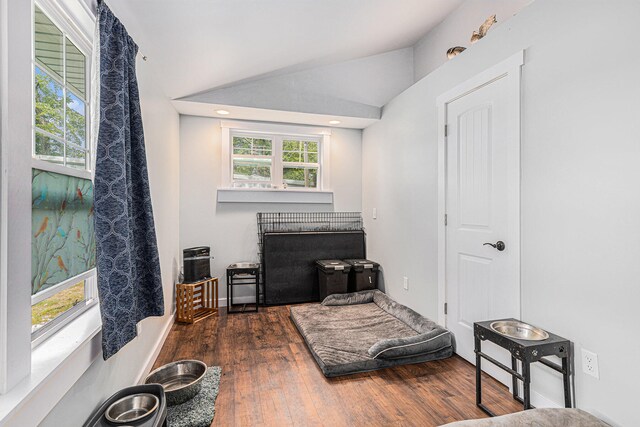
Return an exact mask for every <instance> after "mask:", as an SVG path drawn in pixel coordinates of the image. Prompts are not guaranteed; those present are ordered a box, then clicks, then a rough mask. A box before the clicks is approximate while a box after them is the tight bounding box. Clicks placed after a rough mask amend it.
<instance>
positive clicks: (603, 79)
mask: <svg viewBox="0 0 640 427" xmlns="http://www.w3.org/2000/svg"><path fill="white" fill-rule="evenodd" d="M639 16H640V3H639V2H637V1H635V0H616V1H607V2H604V1H598V0H588V1H577V0H563V1H557V0H555V1H554V0H537V1H536V2H534V3H532V4H531V5H530V6H529V7H527V8H525V9H523V10H522V11H521V12H520V13H519V14H518V15H516V16H515V17H513V18H512V19H510V20H509V21H508V22H507V23H506V24H504V25H502V26H500V27H497V28H495V29H494V30H492V34H491V37H487V38H486V39H484V40H483V41H481V42H480V43H477V44H475V45H474V47H473V49H470V50H467V51H466V52H465V54H464V55H460V56H459V57H457V58H456V59H455V60H453V61H450V62H447V63H446V64H445V65H443V66H442V67H441V68H438V69H437V70H435V71H434V72H433V73H431V74H429V75H428V76H427V77H425V78H424V79H422V80H420V81H419V82H418V83H416V84H415V85H414V86H412V87H411V88H410V89H408V90H407V91H405V92H404V93H403V94H401V95H400V96H398V97H397V98H396V99H394V100H393V101H391V102H390V103H389V104H388V105H387V106H385V107H384V109H383V117H382V120H381V122H379V123H377V124H375V125H373V126H371V127H369V128H367V129H366V130H365V131H364V134H363V164H366V165H367V166H368V167H367V168H365V169H364V170H363V192H364V194H363V209H364V211H365V212H366V215H365V225H366V227H367V231H368V246H369V256H370V257H371V258H372V259H376V260H378V261H380V262H381V263H382V265H383V267H384V276H385V284H386V288H387V292H388V293H389V294H390V295H391V296H392V297H393V298H395V299H397V300H398V301H400V302H402V303H405V304H408V305H409V306H411V307H412V308H414V309H416V310H417V311H419V312H420V313H422V314H424V315H427V316H429V317H432V318H436V316H437V310H436V298H437V283H436V280H437V270H436V256H437V252H436V244H437V242H436V238H437V236H436V224H437V218H436V212H437V211H436V209H437V205H436V203H437V195H436V189H437V162H436V159H437V149H436V146H437V123H436V120H437V115H436V98H437V96H439V95H440V94H442V93H443V92H445V91H447V90H448V89H450V88H452V87H454V86H456V85H457V84H459V83H461V82H463V81H465V80H466V79H468V78H470V77H472V76H473V75H475V74H477V73H478V72H480V71H482V70H484V69H486V68H488V67H490V66H491V65H493V64H495V63H497V62H499V61H501V60H503V59H506V58H507V57H509V56H510V55H511V54H513V53H515V52H516V51H518V50H520V49H526V52H525V65H524V67H523V71H522V75H523V111H522V123H523V128H522V202H521V203H522V281H521V286H522V317H523V319H524V320H526V321H529V322H531V323H533V324H536V325H539V326H542V327H544V328H546V329H549V330H550V331H552V332H555V333H557V334H559V335H562V336H565V337H567V338H569V339H571V340H572V341H573V342H574V343H575V349H576V351H577V352H578V359H577V360H576V363H575V367H576V371H577V372H576V375H575V385H576V402H577V405H578V407H580V408H583V409H586V410H588V411H590V412H592V413H594V414H597V415H600V416H601V417H602V418H603V419H605V420H607V421H609V422H611V423H613V424H617V425H629V426H630V425H636V424H637V410H636V408H635V407H634V405H633V401H632V399H633V398H634V396H635V393H634V391H635V390H634V389H633V388H632V385H636V384H637V383H638V380H640V374H639V373H638V371H637V369H635V365H636V363H637V360H636V359H637V357H638V355H639V354H640V341H638V340H637V339H635V336H636V333H635V327H636V325H638V318H637V315H636V312H637V306H638V301H640V286H638V280H639V279H638V278H639V277H640V262H638V260H639V259H640V239H639V238H638V235H640V197H639V196H638V195H639V190H638V188H639V187H638V183H639V182H640V168H639V167H638V164H640V142H639V141H638V135H640V121H638V117H639V116H640V86H639V85H638V84H637V78H638V77H637V76H638V75H640V57H639V56H638V55H636V54H634V51H635V49H636V47H637V46H638V45H640V33H639V32H638V31H637V18H638V17H639ZM594 23H597V26H598V28H599V31H585V29H586V28H588V27H589V26H592V25H594ZM373 207H377V208H378V219H377V220H372V219H371V209H372V208H373ZM403 275H407V276H409V279H410V282H409V290H408V291H404V290H403V289H402V276H403ZM583 347H584V348H587V349H589V350H591V351H594V352H596V353H598V355H599V362H600V380H596V379H595V378H592V377H589V376H586V375H585V374H583V373H582V367H581V360H580V356H579V352H580V349H581V348H583ZM547 372H548V371H547V370H546V369H545V368H544V367H543V368H536V369H534V371H533V374H532V375H533V390H534V391H535V392H536V393H540V394H542V395H543V396H545V397H547V398H549V399H551V400H552V401H554V402H556V403H558V404H560V403H561V402H562V391H561V390H562V387H561V383H560V379H559V376H558V375H556V374H555V373H554V374H548V373H547ZM534 403H535V402H534Z"/></svg>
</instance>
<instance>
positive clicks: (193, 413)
mask: <svg viewBox="0 0 640 427" xmlns="http://www.w3.org/2000/svg"><path fill="white" fill-rule="evenodd" d="M221 373H222V369H221V368H220V367H219V366H212V367H210V368H208V369H207V373H206V374H205V375H204V379H203V380H202V389H201V390H200V393H198V394H197V395H196V396H195V397H194V398H193V399H191V400H189V401H187V402H184V403H183V404H181V405H176V406H169V407H168V408H167V426H168V427H209V426H210V425H211V423H212V422H213V416H214V415H215V412H216V406H215V403H216V397H218V387H219V386H220V374H221Z"/></svg>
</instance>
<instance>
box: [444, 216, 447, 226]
mask: <svg viewBox="0 0 640 427" xmlns="http://www.w3.org/2000/svg"><path fill="white" fill-rule="evenodd" d="M444 225H445V227H446V226H447V214H444Z"/></svg>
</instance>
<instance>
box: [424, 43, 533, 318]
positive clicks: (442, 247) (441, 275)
mask: <svg viewBox="0 0 640 427" xmlns="http://www.w3.org/2000/svg"><path fill="white" fill-rule="evenodd" d="M523 64H524V50H521V51H519V52H517V53H516V54H514V55H512V56H510V57H509V58H507V59H505V60H503V61H501V62H500V63H498V64H496V65H494V66H492V67H490V68H489V69H487V70H485V71H483V72H481V73H480V74H477V75H475V76H474V77H472V78H470V79H469V80H467V81H465V82H464V83H461V84H460V85H458V86H456V87H454V88H453V89H450V90H448V91H447V92H445V93H443V94H442V95H440V96H439V97H438V98H437V101H436V103H437V106H438V323H439V324H441V325H443V326H445V327H446V325H447V323H446V321H447V317H446V314H445V303H446V302H447V277H446V268H447V260H446V249H447V246H446V240H447V237H446V226H445V214H446V212H447V211H446V208H447V207H446V200H447V144H446V142H447V137H446V133H445V125H446V123H447V106H448V104H450V103H451V102H453V101H455V100H456V99H459V98H461V97H463V96H465V95H467V94H469V93H471V92H473V91H475V90H477V89H480V88H482V87H483V86H486V85H488V84H490V83H492V82H494V81H496V80H499V79H507V82H508V86H509V89H508V92H509V93H508V95H507V96H508V99H509V101H510V103H511V104H512V105H514V106H515V108H510V109H509V119H510V120H509V128H508V129H507V135H508V138H509V140H510V141H512V145H511V146H510V147H509V154H508V155H509V165H508V166H507V168H508V169H507V176H508V177H509V182H510V185H509V188H508V193H509V195H508V197H509V198H510V199H512V200H517V204H516V206H517V208H516V209H515V210H514V212H512V213H511V215H510V217H509V221H513V223H514V224H516V223H517V224H518V225H519V226H518V228H517V229H516V230H515V235H516V236H515V239H516V241H514V242H513V243H512V244H510V248H513V250H514V251H516V254H515V258H516V262H517V266H516V268H517V270H518V301H519V302H520V303H519V305H520V306H519V307H518V312H519V315H521V314H522V291H521V286H522V281H521V271H522V270H521V263H520V261H521V260H520V255H521V254H520V228H521V224H520V219H521V206H520V204H521V202H520V184H521V182H520V144H521V130H520V111H521V104H520V102H521V67H522V65H523Z"/></svg>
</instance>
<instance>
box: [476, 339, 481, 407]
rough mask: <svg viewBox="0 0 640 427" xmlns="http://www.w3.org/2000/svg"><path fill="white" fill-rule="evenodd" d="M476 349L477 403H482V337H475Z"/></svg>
mask: <svg viewBox="0 0 640 427" xmlns="http://www.w3.org/2000/svg"><path fill="white" fill-rule="evenodd" d="M475 344H476V345H475V351H476V405H478V406H480V405H482V357H480V352H481V351H482V347H481V346H482V344H481V341H480V338H478V337H476V339H475Z"/></svg>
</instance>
